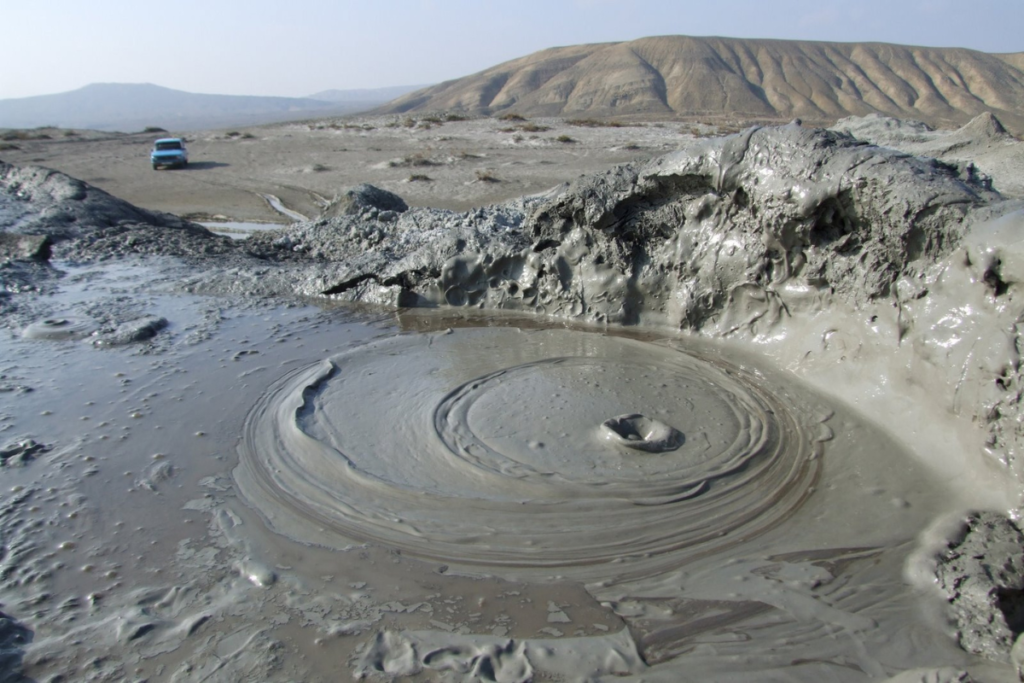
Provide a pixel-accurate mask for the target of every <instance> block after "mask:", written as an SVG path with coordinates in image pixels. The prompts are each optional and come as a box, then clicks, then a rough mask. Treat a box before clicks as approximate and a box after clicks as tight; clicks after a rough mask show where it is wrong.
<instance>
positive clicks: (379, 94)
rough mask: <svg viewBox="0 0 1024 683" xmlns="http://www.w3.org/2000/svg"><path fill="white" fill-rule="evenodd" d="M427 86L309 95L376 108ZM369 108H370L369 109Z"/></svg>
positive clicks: (323, 91)
mask: <svg viewBox="0 0 1024 683" xmlns="http://www.w3.org/2000/svg"><path fill="white" fill-rule="evenodd" d="M425 87H427V86H425V85H396V86H394V87H391V88H368V89H366V88H364V89H353V90H322V91H320V92H318V93H313V94H312V95H309V99H311V100H323V101H325V102H344V103H346V104H366V105H369V107H374V106H377V105H379V104H384V103H385V102H390V101H391V100H393V99H395V98H396V97H401V96H402V95H405V94H406V93H410V92H412V91H414V90H419V89H421V88H425ZM369 107H368V108H369Z"/></svg>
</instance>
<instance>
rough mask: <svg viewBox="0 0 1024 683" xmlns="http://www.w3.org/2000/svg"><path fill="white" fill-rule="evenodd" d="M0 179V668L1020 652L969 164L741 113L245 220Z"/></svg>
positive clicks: (1000, 375) (714, 676) (931, 658)
mask: <svg viewBox="0 0 1024 683" xmlns="http://www.w3.org/2000/svg"><path fill="white" fill-rule="evenodd" d="M0 171H2V173H0V175H2V178H0V180H2V181H3V183H5V184H4V185H3V188H4V189H5V193H2V194H0V200H2V201H3V202H6V204H4V205H0V220H6V221H7V224H5V225H6V228H5V229H6V230H7V231H8V232H11V233H13V234H15V235H28V236H30V237H32V238H33V239H35V238H39V239H40V240H42V241H44V242H52V253H50V254H49V256H46V255H43V254H40V255H39V256H37V257H33V259H35V260H30V259H29V257H27V256H26V257H24V258H22V257H18V258H16V259H14V260H13V261H5V262H3V263H0V274H3V275H4V278H5V280H4V287H5V289H4V291H3V292H0V314H2V315H3V320H4V322H5V324H6V325H7V327H8V328H9V330H10V331H11V335H10V338H4V339H0V348H2V349H3V350H4V354H5V355H6V356H8V357H9V361H8V362H7V363H6V364H5V365H4V366H3V367H0V380H2V381H0V390H2V391H3V392H4V397H5V399H6V398H7V397H11V400H10V401H9V402H8V403H7V404H6V405H5V409H4V412H3V414H2V415H0V431H9V432H10V433H11V436H12V438H10V439H8V440H7V441H8V442H9V443H10V444H11V446H9V447H7V446H5V447H4V449H3V453H0V456H3V457H2V458H0V460H3V461H4V464H3V466H4V467H5V468H6V469H5V471H4V474H5V476H6V478H7V479H6V480H5V481H9V482H10V483H11V486H10V488H9V494H10V495H7V494H5V496H6V498H5V499H4V505H3V506H0V507H3V509H4V510H5V512H4V515H0V537H2V538H3V543H4V545H5V548H4V550H5V551H9V552H6V553H4V554H0V569H2V571H0V601H2V602H3V603H4V610H5V612H4V614H9V616H10V617H11V618H13V619H17V620H18V623H19V624H20V623H22V622H24V623H25V624H26V628H29V629H31V630H32V632H33V633H34V634H35V635H34V640H33V641H32V642H31V643H23V644H22V645H18V647H17V652H16V653H15V654H16V655H17V656H19V657H20V656H22V654H24V657H25V662H24V664H23V668H24V670H25V673H26V675H29V676H33V677H37V678H39V679H40V680H43V679H45V677H46V676H50V675H51V674H52V675H53V676H54V677H55V678H54V679H55V680H56V678H59V677H64V678H75V679H76V680H79V679H81V680H123V679H124V678H125V677H126V676H130V675H136V676H137V677H139V678H143V677H150V678H151V679H153V680H156V679H160V678H161V677H163V676H165V675H167V674H168V673H169V672H172V671H173V673H171V678H170V680H182V681H184V680H197V679H199V678H203V680H210V681H217V680H223V681H234V680H246V679H257V678H258V679H259V680H267V681H285V680H313V679H315V678H317V677H318V676H319V677H321V678H324V679H327V678H330V677H331V676H336V675H337V668H338V663H339V662H340V661H344V662H347V663H348V665H349V666H351V667H352V669H353V671H354V673H355V675H356V676H357V677H362V678H371V679H376V678H384V679H387V678H389V677H390V678H394V677H403V676H420V677H430V676H432V675H436V676H437V677H439V678H440V679H442V680H446V679H456V678H461V679H463V680H502V681H506V680H507V681H517V682H518V681H522V682H524V683H525V682H526V681H529V680H537V679H544V678H548V679H556V678H557V679H572V678H573V677H589V678H587V680H611V679H612V678H613V677H615V678H616V679H618V677H619V676H625V675H631V676H634V677H635V678H634V680H640V679H642V680H664V681H677V680H714V681H748V680H792V681H820V680H842V681H862V680H886V679H890V680H893V681H900V682H903V683H906V682H908V681H918V680H928V681H938V682H943V683H945V682H947V681H948V682H952V681H963V680H978V681H992V682H993V683H995V682H997V681H998V682H1002V681H1006V680H1011V679H1013V678H1014V677H1016V676H1017V672H1016V671H1015V670H1014V669H1015V668H1016V665H1017V664H1019V663H1024V656H1022V655H1021V651H1022V650H1024V641H1022V642H1021V643H1018V640H1019V639H1018V635H1019V632H1020V629H1021V623H1020V617H1019V614H1020V610H1019V596H1020V594H1021V591H1022V590H1024V553H1022V552H1021V550H1020V548H1021V547H1022V544H1024V540H1022V539H1024V534H1021V531H1020V528H1019V527H1018V525H1017V524H1018V523H1017V522H1016V521H1015V520H1018V519H1019V518H1020V512H1019V509H1015V508H1018V506H1019V503H1020V499H1021V497H1020V491H1021V490H1022V489H1021V485H1020V481H1021V474H1022V472H1024V460H1022V459H1021V458H1020V453H1021V452H1024V451H1022V450H1021V449H1022V448H1024V430H1022V429H1021V428H1020V424H1021V423H1022V415H1024V399H1022V398H1021V397H1022V396H1024V373H1022V372H1021V365H1020V358H1019V350H1020V349H1022V348H1024V338H1022V336H1021V335H1022V332H1024V327H1022V326H1021V324H1020V320H1021V319H1022V317H1021V314H1020V310H1019V309H1020V307H1019V302H1018V299H1019V296H1020V294H1019V287H1020V283H1021V282H1024V242H1022V241H1021V239H1020V235H1022V234H1024V211H1021V210H1020V205H1019V204H1012V203H1010V202H1005V201H1004V200H1003V198H1002V197H1001V196H1000V195H999V194H998V192H997V191H996V190H997V189H998V187H999V184H998V182H996V183H995V184H993V182H992V179H990V178H987V177H985V176H982V175H981V174H979V173H978V171H977V169H976V168H974V167H972V166H970V165H968V164H964V165H950V164H945V163H942V162H938V161H935V160H929V159H925V158H920V157H913V156H909V155H907V154H902V153H900V152H897V151H895V150H892V149H883V148H878V147H873V146H871V145H867V144H864V143H862V142H860V141H858V140H856V139H854V138H853V137H850V136H848V135H844V134H840V133H835V132H829V131H821V130H809V129H805V128H803V127H801V126H799V125H791V126H785V127H781V128H775V129H751V130H748V131H746V132H744V133H743V134H740V135H736V136H731V137H729V138H725V139H719V140H694V141H692V142H691V143H690V144H689V146H688V147H687V148H686V149H684V150H681V151H680V152H678V153H676V154H673V155H670V156H667V157H663V158H660V159H657V160H654V161H652V162H650V163H647V164H642V165H627V166H622V167H617V168H615V169H612V170H609V171H608V172H607V173H604V174H602V175H599V176H588V177H582V178H580V179H579V180H577V181H576V182H575V183H573V184H572V185H569V186H565V187H561V188H557V189H556V190H553V191H552V192H550V193H548V194H546V195H544V196H534V197H525V198H520V199H516V200H511V201H508V202H506V203H504V204H500V205H496V206H492V207H485V208H481V209H478V210H475V211H472V212H468V213H464V214H457V213H453V212H446V211H439V210H433V209H410V208H403V207H404V204H403V205H399V204H397V203H395V202H393V201H391V199H390V198H389V197H387V196H385V195H383V194H382V193H380V192H379V191H371V190H372V188H362V189H359V190H358V191H356V190H354V191H353V194H352V200H353V203H352V211H348V210H346V211H345V212H344V215H325V216H322V217H320V218H318V219H316V220H313V221H308V222H304V223H301V224H298V225H296V226H293V227H292V228H289V229H288V230H285V231H280V232H279V231H268V232H261V233H260V234H257V235H253V236H251V237H249V238H248V239H246V240H243V241H237V242H235V241H231V240H227V239H224V238H218V237H215V236H213V235H211V234H210V233H208V232H207V231H205V230H204V229H202V228H200V227H198V226H193V225H191V224H187V223H184V222H182V221H180V220H177V219H173V218H171V217H166V216H164V217H161V216H159V215H156V214H143V213H140V212H139V211H138V210H137V209H134V208H133V207H126V206H123V205H122V204H119V203H117V202H116V201H115V200H113V199H112V198H111V197H109V196H104V195H102V194H101V193H99V192H98V191H97V190H95V188H90V187H88V186H86V185H85V184H84V183H80V182H78V181H72V180H70V179H67V178H63V177H61V176H60V175H59V174H56V173H50V172H43V171H41V170H39V169H36V170H31V169H19V168H15V167H9V166H2V167H0ZM19 193H20V194H19ZM382 198H383V199H382ZM384 199H387V200H388V201H387V202H386V203H385V202H384ZM5 207H6V208H5ZM58 214H59V216H62V217H63V219H62V220H61V221H56V219H54V218H53V216H54V215H58ZM4 216H7V217H8V218H9V220H8V218H4ZM19 239H20V238H19ZM18 253H21V252H18ZM151 256H157V257H158V258H150V257H151ZM19 259H20V260H19ZM61 259H65V261H62V260H61ZM129 259H131V260H130V261H129ZM115 260H119V261H120V260H123V261H125V262H127V263H129V267H127V268H126V267H125V264H124V263H113V261H115ZM57 266H59V267H60V268H63V269H64V270H63V271H62V270H59V268H58V267H57ZM236 295H237V296H236ZM296 295H300V296H302V297H314V298H315V299H316V300H317V301H320V302H323V301H324V300H326V299H330V300H332V305H333V304H335V303H337V302H338V301H339V300H340V302H341V305H342V307H343V308H342V310H338V309H336V308H332V307H331V306H326V305H325V307H324V309H323V310H320V309H314V308H312V307H308V306H305V304H306V303H308V302H309V298H305V299H301V300H299V299H298V298H296ZM262 296H269V297H280V298H277V299H270V298H268V299H265V300H256V299H259V298H260V297H262ZM351 302H355V303H357V304H373V305H374V306H379V305H380V304H384V305H385V306H386V308H372V309H371V308H362V307H359V306H354V307H353V306H350V303H351ZM387 307H390V308H387ZM411 308H415V309H416V310H415V311H413V310H410V309H411ZM496 309H510V310H502V311H498V310H496ZM371 311H373V312H371ZM382 311H383V312H382ZM81 335H85V336H86V339H87V341H83V340H82V339H78V337H79V336H81ZM54 361H56V362H54ZM55 368H59V371H55ZM69 396H70V397H74V398H73V399H72V400H70V401H69V400H68V397H69ZM7 405H9V406H10V407H6V406H7ZM14 436H16V437H17V438H13V437H14ZM35 444H42V445H43V446H45V450H44V449H40V448H36V446H35ZM236 456H237V459H236ZM232 474H233V475H234V476H233V477H232V476H231V475H232ZM972 509H982V510H984V511H983V512H978V513H968V512H966V511H968V510H972ZM108 520H110V522H112V523H113V524H112V526H111V524H110V523H109V522H108ZM54 548H55V549H56V550H54ZM55 553H59V554H55ZM65 592H73V593H75V595H77V596H79V597H75V596H71V597H69V598H68V599H67V600H64V595H63V594H64V593H65ZM55 596H60V598H61V600H62V602H60V603H59V604H57V598H56V597H55ZM545 606H546V607H545ZM111 624H117V628H116V629H115V628H111V627H110V625H111ZM64 661H71V664H67V665H65V664H63V663H61V662H64ZM131 671H134V672H135V674H131ZM254 672H255V673H254ZM446 677H447V678H446Z"/></svg>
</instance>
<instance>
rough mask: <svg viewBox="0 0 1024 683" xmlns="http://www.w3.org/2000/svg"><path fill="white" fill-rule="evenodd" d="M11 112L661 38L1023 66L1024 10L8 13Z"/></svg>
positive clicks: (135, 7)
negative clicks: (62, 101)
mask: <svg viewBox="0 0 1024 683" xmlns="http://www.w3.org/2000/svg"><path fill="white" fill-rule="evenodd" d="M4 5H5V6H4V7H3V12H2V16H3V26H4V31H3V43H4V53H5V55H6V59H5V63H4V65H3V67H2V68H0V99H6V98H11V97H28V96H31V95H43V94H49V93H56V92H64V91H68V90H75V89H77V88H80V87H82V86H84V85H88V84H89V83H155V84H157V85H162V86H165V87H168V88H175V89H178V90H187V91H190V92H201V93H217V94H227V95H283V96H289V97H301V96H305V95H309V94H312V93H315V92H318V91H320V90H327V89H332V88H338V89H351V88H380V87H388V86H397V85H416V84H424V85H425V84H432V83H439V82H441V81H444V80H448V79H452V78H458V77H461V76H466V75H469V74H472V73H476V72H478V71H482V70H484V69H486V68H488V67H491V66H494V65H496V64H498V63H500V62H504V61H507V60H510V59H514V58H516V57H522V56H524V55H527V54H529V53H531V52H535V51H537V50H541V49H544V48H547V47H555V46H559V45H576V44H581V43H599V42H613V41H625V40H632V39H635V38H642V37H645V36H655V35H692V36H711V35H714V36H729V37H739V38H782V39H798V40H826V41H844V42H854V41H879V42H888V43H900V44H905V45H928V46H934V47H967V48H971V49H975V50H981V51H984V52H1024V0H842V1H833V0H697V1H691V0H503V1H499V0H359V1H349V0H333V1H331V0H322V1H318V0H246V1H245V2H241V1H237V0H232V1H230V2H229V1H226V0H168V1H167V2H163V3H150V2H139V1H138V0H130V1H129V0H90V1H87V2H86V1H83V0H33V1H31V2H30V1H28V0H24V1H19V0H8V1H7V2H5V3H4Z"/></svg>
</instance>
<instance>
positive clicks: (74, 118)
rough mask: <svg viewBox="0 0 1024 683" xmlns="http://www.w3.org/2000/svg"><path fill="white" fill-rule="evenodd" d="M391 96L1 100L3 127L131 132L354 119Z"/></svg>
mask: <svg viewBox="0 0 1024 683" xmlns="http://www.w3.org/2000/svg"><path fill="white" fill-rule="evenodd" d="M335 92H344V91H335ZM391 96H392V95H383V96H379V97H378V98H377V99H376V100H372V101H366V100H360V101H357V102H346V101H329V100H319V99H314V98H310V97H272V96H255V95H216V94H204V93H192V92H187V91H184V90H175V89H172V88H165V87H163V86H160V85H155V84H152V83H91V84H89V85H86V86H83V87H81V88H78V89H77V90H71V91H68V92H63V93H54V94H50V95H37V96H34V97H23V98H16V99H6V100H0V127H3V128H35V127H39V126H59V127H62V128H86V129H94V130H102V131H115V130H118V131H126V132H127V131H132V130H141V129H142V128H145V127H147V126H159V127H162V128H166V129H168V130H196V129H203V128H221V127H229V126H245V125H258V124H263V123H276V122H279V121H288V120H295V119H303V118H314V117H321V116H339V115H343V114H352V113H355V112H357V111H360V110H363V109H368V108H370V107H372V106H374V105H379V104H381V103H383V102H386V101H387V100H388V99H389V97H391Z"/></svg>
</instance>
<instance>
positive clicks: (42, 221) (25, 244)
mask: <svg viewBox="0 0 1024 683" xmlns="http://www.w3.org/2000/svg"><path fill="white" fill-rule="evenodd" d="M0 232H2V233H4V237H5V241H4V242H0V256H5V255H6V256H7V259H5V260H12V259H17V258H24V257H26V256H27V257H39V256H42V257H43V258H45V257H48V256H49V254H47V253H45V251H44V247H43V246H42V244H45V245H46V246H47V247H49V246H50V245H52V248H53V249H54V250H55V251H56V254H57V256H58V257H61V258H71V259H75V258H93V259H95V258H119V257H122V256H127V255H130V254H160V255H171V256H187V255H195V254H214V253H225V252H227V251H229V250H230V249H231V245H230V240H229V239H228V238H225V237H220V236H217V235H214V234H213V233H211V232H210V231H208V230H207V229H206V228H204V227H202V226H201V225H197V224H195V223H191V222H189V221H186V220H182V219H181V218H178V217H177V216H173V215H171V214H167V213H159V212H154V211H147V210H145V209H140V208H139V207H137V206H133V205H131V204H129V203H128V202H125V201H123V200H120V199H117V198H116V197H113V196H111V195H109V194H107V193H106V192H104V191H103V190H100V189H98V188H96V187H93V186H91V185H89V184H88V183H85V182H83V181H81V180H77V179H75V178H71V177H70V176H67V175H65V174H63V173H60V172H58V171H53V170H50V169H47V168H41V167H38V166H13V165H11V164H7V163H4V162H2V161H0ZM14 236H20V237H17V238H15V237H14ZM15 240H17V241H15ZM39 240H43V243H41V244H37V242H38V241H39ZM9 245H10V246H9Z"/></svg>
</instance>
